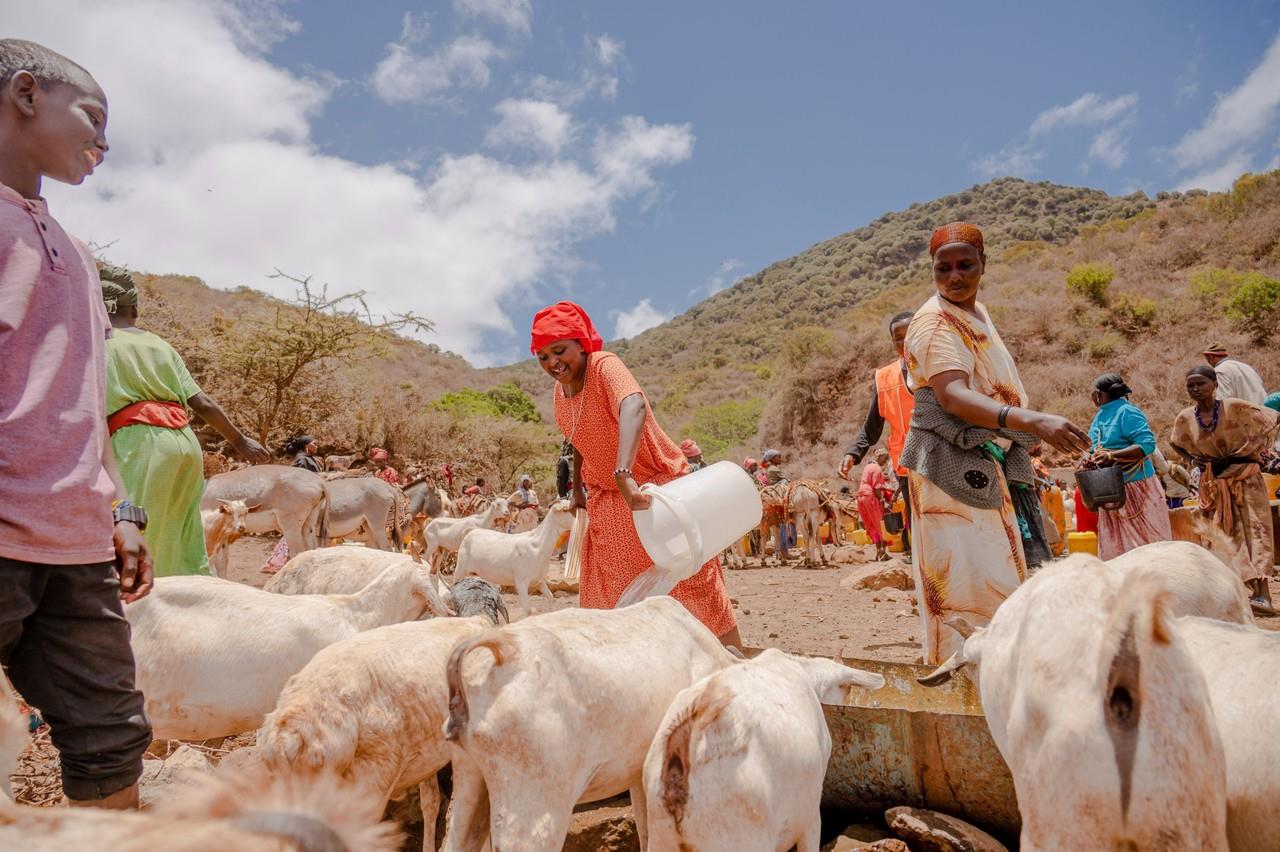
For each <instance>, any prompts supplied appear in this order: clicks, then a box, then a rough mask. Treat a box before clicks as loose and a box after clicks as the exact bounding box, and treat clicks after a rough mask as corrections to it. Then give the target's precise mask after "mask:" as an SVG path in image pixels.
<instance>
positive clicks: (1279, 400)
mask: <svg viewBox="0 0 1280 852" xmlns="http://www.w3.org/2000/svg"><path fill="white" fill-rule="evenodd" d="M1262 404H1263V405H1265V406H1266V407H1267V408H1270V409H1271V410H1272V411H1280V391H1276V392H1275V393H1273V394H1268V395H1267V398H1266V399H1264V400H1263V401H1262Z"/></svg>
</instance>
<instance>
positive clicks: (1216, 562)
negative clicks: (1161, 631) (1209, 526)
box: [1106, 541, 1254, 624]
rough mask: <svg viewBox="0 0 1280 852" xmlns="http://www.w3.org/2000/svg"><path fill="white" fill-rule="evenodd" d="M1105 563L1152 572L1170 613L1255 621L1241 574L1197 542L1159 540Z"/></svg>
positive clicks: (1241, 621) (1239, 621)
mask: <svg viewBox="0 0 1280 852" xmlns="http://www.w3.org/2000/svg"><path fill="white" fill-rule="evenodd" d="M1106 564H1107V565H1108V566H1110V567H1111V568H1113V569H1119V570H1120V571H1121V572H1128V571H1145V572H1150V573H1152V574H1153V575H1154V576H1155V579H1156V580H1157V581H1158V582H1159V584H1160V587H1161V588H1162V589H1164V590H1165V591H1166V592H1168V593H1169V595H1170V601H1169V613H1170V615H1174V616H1178V615H1199V616H1203V617H1205V618H1216V619H1219V620H1220V621H1233V622H1236V623H1237V624H1253V623H1254V622H1253V611H1252V609H1251V608H1250V607H1249V595H1248V593H1246V592H1245V587H1244V584H1243V583H1241V582H1240V574H1239V573H1238V572H1237V571H1236V570H1235V569H1233V568H1230V567H1228V566H1227V564H1226V563H1225V562H1223V561H1222V560H1221V559H1219V558H1218V557H1217V556H1214V555H1213V554H1212V553H1211V552H1209V551H1208V550H1206V549H1204V548H1203V547H1201V546H1200V545H1198V544H1194V543H1192V542H1189V541H1158V542H1156V543H1154V544H1146V545H1143V546H1142V547H1135V548H1134V549H1133V550H1130V551H1128V552H1127V553H1124V554H1122V555H1120V556H1117V557H1115V558H1114V559H1111V560H1108V561H1107V563H1106Z"/></svg>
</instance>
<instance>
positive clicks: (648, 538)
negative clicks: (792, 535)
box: [617, 461, 764, 607]
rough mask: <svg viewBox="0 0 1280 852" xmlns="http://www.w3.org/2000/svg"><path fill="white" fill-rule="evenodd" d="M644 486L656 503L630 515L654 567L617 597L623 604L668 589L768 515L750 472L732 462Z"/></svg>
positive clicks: (667, 590) (620, 603) (716, 464)
mask: <svg viewBox="0 0 1280 852" xmlns="http://www.w3.org/2000/svg"><path fill="white" fill-rule="evenodd" d="M641 490H642V491H643V492H644V493H646V494H648V495H649V496H651V497H652V498H653V503H652V505H651V506H650V508H649V509H647V510H645V511H640V512H635V513H633V514H632V516H631V517H632V518H633V519H634V520H635V524H636V532H637V533H638V534H639V536H640V543H641V544H642V545H644V549H645V552H646V553H648V554H649V558H650V559H652V560H653V568H651V569H649V570H648V571H646V572H644V573H643V574H641V575H640V576H639V577H637V578H636V579H635V580H634V581H632V583H631V585H630V586H628V587H627V590H626V591H625V592H623V594H622V597H621V598H620V599H619V601H618V604H617V605H618V606H620V607H621V606H626V605H628V604H631V603H635V602H636V601H638V600H642V599H644V598H647V597H652V596H654V595H665V594H666V593H668V592H670V591H671V589H673V588H674V587H675V585H676V583H679V582H680V581H681V580H687V579H688V578H689V577H692V576H693V575H694V574H697V573H698V571H699V570H700V569H701V568H702V566H703V565H704V564H706V563H707V562H708V561H710V560H711V559H713V558H715V557H716V556H717V555H719V554H720V553H721V552H722V551H723V550H724V549H725V548H727V547H729V545H731V544H733V543H735V542H737V541H738V540H739V539H741V538H742V537H743V536H744V535H746V534H747V533H748V532H750V531H751V530H753V529H755V528H756V527H758V526H759V525H760V518H761V517H762V516H763V515H764V506H763V505H762V504H761V502H760V492H759V491H758V490H757V489H756V485H755V483H754V482H753V481H752V480H751V475H750V474H748V473H747V472H746V471H745V470H743V469H742V468H741V467H739V466H738V465H736V464H734V463H733V462H731V461H722V462H716V463H715V464H713V465H708V466H707V467H704V468H703V469H702V470H699V471H697V472H695V473H691V474H689V475H688V476H682V477H680V478H679V479H674V480H672V481H671V482H668V483H667V484H666V485H652V484H649V485H643V486H641Z"/></svg>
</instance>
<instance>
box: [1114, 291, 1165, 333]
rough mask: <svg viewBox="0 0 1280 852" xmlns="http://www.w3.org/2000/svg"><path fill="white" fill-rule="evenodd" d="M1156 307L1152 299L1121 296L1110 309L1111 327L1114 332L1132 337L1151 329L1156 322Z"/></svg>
mask: <svg viewBox="0 0 1280 852" xmlns="http://www.w3.org/2000/svg"><path fill="white" fill-rule="evenodd" d="M1156 311H1157V305H1156V303H1155V301H1154V300H1152V299H1143V298H1135V297H1131V296H1128V295H1122V296H1120V297H1119V298H1118V299H1116V301H1115V304H1114V305H1112V307H1111V316H1110V320H1111V325H1112V327H1114V328H1115V329H1116V330H1118V331H1120V332H1122V333H1124V334H1126V335H1129V336H1133V335H1135V334H1137V333H1139V332H1141V331H1144V330H1146V329H1148V328H1150V327H1151V325H1152V323H1154V322H1155V320H1156Z"/></svg>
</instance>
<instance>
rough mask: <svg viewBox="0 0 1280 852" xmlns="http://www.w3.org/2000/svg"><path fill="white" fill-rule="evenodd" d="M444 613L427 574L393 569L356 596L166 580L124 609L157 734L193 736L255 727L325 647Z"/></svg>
mask: <svg viewBox="0 0 1280 852" xmlns="http://www.w3.org/2000/svg"><path fill="white" fill-rule="evenodd" d="M447 612H448V610H447V609H446V608H445V606H444V604H443V603H442V602H441V601H440V599H439V596H437V595H436V593H435V589H434V588H433V586H432V584H431V583H430V582H429V581H428V579H427V577H426V576H425V575H424V574H423V573H422V572H421V571H419V572H417V573H416V574H410V573H406V572H399V571H387V572H385V573H383V574H380V575H379V576H378V577H376V578H374V579H373V581H372V582H370V583H369V584H368V585H367V586H366V587H365V588H363V589H361V590H360V591H359V592H357V593H356V594H352V595H274V594H271V593H270V592H265V591H263V590H261V589H255V588H253V587H251V586H245V585H241V584H240V583H233V582H231V581H229V580H220V579H218V578H216V577H200V576H191V577H161V578H160V579H158V580H156V584H155V589H154V590H153V591H152V592H151V594H150V595H148V596H147V597H145V598H143V599H142V600H139V601H136V602H134V603H132V604H129V605H128V606H127V607H125V616H126V618H128V619H129V624H130V626H131V628H132V631H133V650H134V656H135V657H136V658H137V667H138V668H137V686H138V689H140V690H142V693H143V695H145V696H146V699H147V716H148V717H149V718H150V719H151V725H152V728H153V729H154V733H155V736H156V737H157V738H158V739H192V740H203V739H209V738H212V737H221V736H227V735H230V734H238V733H241V732H243V731H249V730H253V729H254V728H257V727H258V725H260V724H261V723H262V717H263V716H265V715H266V714H267V713H269V712H270V711H271V708H272V707H274V706H275V704H276V699H277V698H279V696H280V690H282V689H283V688H284V685H285V682H286V681H287V680H288V679H289V677H290V676H291V675H293V674H294V673H295V672H297V671H298V670H300V669H301V668H302V667H303V666H304V665H306V664H307V661H308V660H310V659H311V658H312V657H313V656H315V654H316V652H317V651H319V650H320V649H322V648H324V647H326V646H328V645H332V644H333V643H334V642H337V641H339V640H341V639H346V638H348V637H350V636H354V635H355V634H357V633H360V632H361V631H364V630H370V629H372V628H374V627H381V626H382V625H384V624H394V623H396V622H398V621H412V620H414V619H417V618H420V617H422V616H423V615H425V614H429V613H434V614H436V615H444V614H447Z"/></svg>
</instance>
